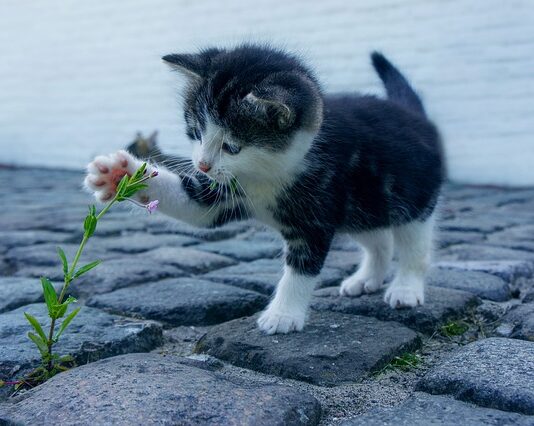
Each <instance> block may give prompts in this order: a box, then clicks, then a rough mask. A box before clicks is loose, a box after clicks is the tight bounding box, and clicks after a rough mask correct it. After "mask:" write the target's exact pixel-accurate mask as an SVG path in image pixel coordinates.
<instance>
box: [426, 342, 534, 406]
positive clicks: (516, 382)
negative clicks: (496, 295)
mask: <svg viewBox="0 0 534 426" xmlns="http://www.w3.org/2000/svg"><path fill="white" fill-rule="evenodd" d="M417 388H418V390H422V391H425V392H429V393H432V394H446V395H452V396H454V398H456V399H459V400H462V401H466V402H472V403H475V404H477V405H480V406H483V407H490V408H496V409H498V410H505V411H515V412H518V413H523V414H534V343H532V342H526V341H524V340H515V339H504V338H499V337H494V338H490V339H485V340H480V341H477V342H474V343H470V344H469V345H467V346H464V347H462V348H461V349H459V350H458V351H457V352H456V353H455V354H454V355H452V356H450V357H449V358H448V359H446V360H445V361H444V362H443V363H441V364H439V365H438V366H436V367H434V368H432V369H431V370H430V371H429V372H428V373H427V374H426V376H425V377H423V379H422V380H421V381H420V382H419V384H418V385H417Z"/></svg>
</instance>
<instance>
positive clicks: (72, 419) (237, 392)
mask: <svg viewBox="0 0 534 426" xmlns="http://www.w3.org/2000/svg"><path fill="white" fill-rule="evenodd" d="M0 413H1V414H0V423H1V422H2V421H4V422H10V423H16V424H19V423H21V424H42V425H66V424H76V425H87V426H92V425H95V424H97V425H99V424H114V425H134V424H137V425H140V424H142V425H151V424H165V425H171V424H173V425H178V424H180V425H192V424H195V425H279V426H282V425H315V424H317V423H319V419H320V417H321V407H320V405H319V403H318V401H317V400H316V399H315V398H314V397H312V396H311V395H309V394H308V393H305V392H302V391H299V390H296V389H294V388H290V387H287V386H279V385H264V384H260V383H251V382H243V383H240V382H237V381H236V380H232V381H230V380H228V379H226V378H224V377H223V376H221V375H220V374H218V373H215V372H211V371H206V370H204V369H200V368H197V367H194V366H191V365H188V364H186V363H183V362H182V359H181V358H177V357H172V356H167V357H163V356H161V355H156V354H131V355H123V356H118V357H114V358H110V359H106V360H102V361H99V362H97V363H94V364H89V365H85V366H83V367H80V368H76V369H73V370H70V371H67V372H65V373H61V374H59V375H57V376H56V377H54V378H52V379H51V380H49V381H48V382H47V383H45V384H44V385H41V386H39V387H37V388H35V389H33V390H31V391H29V392H27V393H25V394H24V395H22V396H21V397H20V398H18V399H17V400H15V401H13V402H10V403H6V404H4V405H3V406H0Z"/></svg>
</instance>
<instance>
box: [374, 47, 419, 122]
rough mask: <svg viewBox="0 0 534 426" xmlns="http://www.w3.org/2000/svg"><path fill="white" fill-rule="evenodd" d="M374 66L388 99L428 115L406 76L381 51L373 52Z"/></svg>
mask: <svg viewBox="0 0 534 426" xmlns="http://www.w3.org/2000/svg"><path fill="white" fill-rule="evenodd" d="M371 60H372V62H373V67H374V68H375V70H376V72H377V73H378V75H379V76H380V79H381V80H382V81H383V83H384V86H385V87H386V92H387V94H388V99H390V100H391V101H393V102H396V103H397V104H399V105H401V106H403V107H404V108H406V109H409V110H410V111H413V112H415V113H417V114H420V115H422V116H424V117H426V113H425V108H424V107H423V102H422V101H421V99H420V98H419V96H418V95H417V93H415V91H414V90H413V89H412V86H410V83H408V80H406V77H404V76H403V75H402V74H401V73H400V71H399V70H398V69H397V68H395V66H394V65H393V64H392V63H391V62H389V61H388V60H387V59H386V58H385V57H384V55H382V54H381V53H379V52H373V53H372V54H371Z"/></svg>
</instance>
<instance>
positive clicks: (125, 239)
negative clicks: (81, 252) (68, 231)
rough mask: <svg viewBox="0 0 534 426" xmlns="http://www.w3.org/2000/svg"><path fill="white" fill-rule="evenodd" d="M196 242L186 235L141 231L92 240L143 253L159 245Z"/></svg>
mask: <svg viewBox="0 0 534 426" xmlns="http://www.w3.org/2000/svg"><path fill="white" fill-rule="evenodd" d="M196 242H198V240H197V239H195V238H192V237H187V236H185V235H172V234H171V235H152V234H145V233H140V232H136V233H134V234H127V235H121V236H117V237H108V238H101V237H100V238H99V237H95V238H93V239H92V240H91V244H96V245H98V246H99V247H103V248H104V249H106V250H109V251H113V252H119V253H126V254H132V253H142V252H145V251H148V250H152V249H155V248H158V247H180V246H188V245H191V244H194V243H196Z"/></svg>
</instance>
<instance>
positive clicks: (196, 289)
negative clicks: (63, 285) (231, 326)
mask: <svg viewBox="0 0 534 426" xmlns="http://www.w3.org/2000/svg"><path fill="white" fill-rule="evenodd" d="M266 304H267V297H266V296H264V295H262V294H259V293H256V292H253V291H248V290H243V289H241V288H237V287H232V286H229V285H225V284H220V283H214V282H210V281H206V280H200V279H195V278H177V279H169V280H163V281H159V282H156V283H151V284H145V285H140V286H136V287H132V288H126V289H122V290H117V291H114V292H111V293H107V294H102V295H99V296H94V297H92V298H91V299H89V300H88V301H87V305H88V306H93V307H96V308H101V309H105V310H107V311H110V312H113V313H117V314H121V315H128V316H134V317H140V318H147V319H153V320H158V321H161V322H164V323H165V324H168V325H171V326H178V325H209V324H218V323H221V322H224V321H229V320H231V319H234V318H239V317H242V316H247V315H252V314H254V313H255V312H257V311H258V310H260V309H262V308H263V307H264V306H265V305H266Z"/></svg>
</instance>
